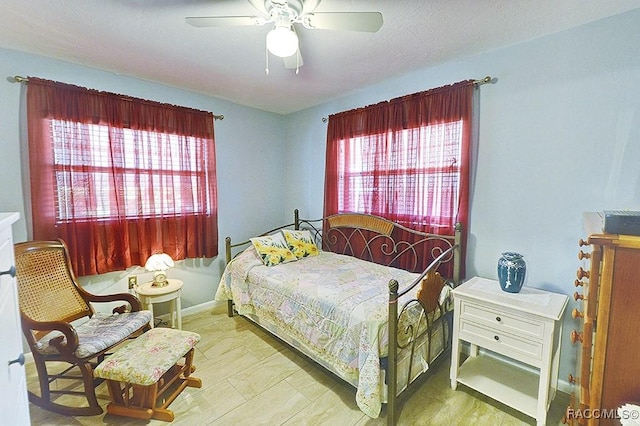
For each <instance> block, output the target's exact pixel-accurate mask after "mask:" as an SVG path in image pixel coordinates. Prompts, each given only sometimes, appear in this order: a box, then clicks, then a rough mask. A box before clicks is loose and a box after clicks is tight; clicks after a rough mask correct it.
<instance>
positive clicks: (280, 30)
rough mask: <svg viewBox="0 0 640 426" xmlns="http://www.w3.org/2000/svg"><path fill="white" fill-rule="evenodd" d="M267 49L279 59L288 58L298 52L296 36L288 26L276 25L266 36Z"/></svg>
mask: <svg viewBox="0 0 640 426" xmlns="http://www.w3.org/2000/svg"><path fill="white" fill-rule="evenodd" d="M267 49H269V52H271V53H273V54H274V55H276V56H279V57H281V58H288V57H289V56H293V55H295V53H296V52H297V51H298V35H297V34H296V33H295V31H293V29H292V28H291V27H290V26H280V25H276V26H275V28H274V29H272V30H271V31H269V33H268V34H267Z"/></svg>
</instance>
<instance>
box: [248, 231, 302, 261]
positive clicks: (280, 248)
mask: <svg viewBox="0 0 640 426" xmlns="http://www.w3.org/2000/svg"><path fill="white" fill-rule="evenodd" d="M250 240H251V244H253V247H255V249H256V252H257V253H258V256H260V259H262V263H264V264H265V265H267V266H275V265H279V264H280V263H287V262H293V261H294V260H298V258H297V257H296V256H295V255H294V254H293V253H292V252H291V250H290V249H289V246H288V245H287V242H286V241H285V240H284V237H283V236H282V234H280V233H277V234H273V235H269V236H266V237H255V238H251V239H250Z"/></svg>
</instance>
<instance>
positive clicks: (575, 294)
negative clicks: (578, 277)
mask: <svg viewBox="0 0 640 426" xmlns="http://www.w3.org/2000/svg"><path fill="white" fill-rule="evenodd" d="M573 298H574V299H575V300H586V299H585V298H584V295H583V294H580V293H578V292H577V291H576V292H575V293H573Z"/></svg>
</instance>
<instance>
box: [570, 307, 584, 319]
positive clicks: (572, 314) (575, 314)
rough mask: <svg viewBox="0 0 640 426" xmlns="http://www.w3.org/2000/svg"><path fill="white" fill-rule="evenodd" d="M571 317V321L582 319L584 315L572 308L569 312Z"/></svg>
mask: <svg viewBox="0 0 640 426" xmlns="http://www.w3.org/2000/svg"><path fill="white" fill-rule="evenodd" d="M571 316H572V317H573V319H578V318H584V314H583V313H582V312H580V311H579V310H578V308H573V311H571Z"/></svg>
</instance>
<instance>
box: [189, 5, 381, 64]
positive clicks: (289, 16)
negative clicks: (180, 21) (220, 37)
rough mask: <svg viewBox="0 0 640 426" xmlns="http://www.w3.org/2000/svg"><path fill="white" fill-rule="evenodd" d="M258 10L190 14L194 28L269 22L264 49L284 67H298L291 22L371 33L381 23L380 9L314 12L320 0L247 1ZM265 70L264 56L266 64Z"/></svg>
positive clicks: (299, 55) (295, 33) (314, 27)
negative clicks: (253, 12) (238, 13)
mask: <svg viewBox="0 0 640 426" xmlns="http://www.w3.org/2000/svg"><path fill="white" fill-rule="evenodd" d="M248 1H249V3H251V5H252V6H253V7H254V8H255V9H256V11H257V12H259V14H258V15H256V16H191V17H187V18H185V20H186V22H187V23H188V24H190V25H193V26H194V27H229V26H262V25H267V24H272V25H273V28H272V29H271V30H270V31H269V32H268V33H267V38H266V44H267V50H268V51H269V52H271V53H272V54H273V55H276V56H279V57H281V58H283V60H284V66H285V68H289V69H295V70H296V74H297V73H298V69H299V68H300V66H302V55H301V54H300V45H299V40H298V34H297V31H296V27H295V26H294V24H300V25H301V26H302V27H303V28H306V29H310V30H313V29H322V30H344V31H361V32H370V33H375V32H376V31H378V30H379V29H380V27H381V26H382V14H381V13H380V12H314V10H315V9H316V8H317V7H318V5H319V4H320V1H321V0H248ZM265 71H266V72H267V74H268V73H269V67H268V55H267V67H266V69H265Z"/></svg>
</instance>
